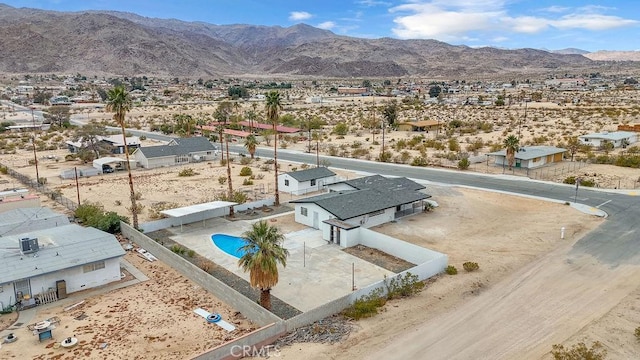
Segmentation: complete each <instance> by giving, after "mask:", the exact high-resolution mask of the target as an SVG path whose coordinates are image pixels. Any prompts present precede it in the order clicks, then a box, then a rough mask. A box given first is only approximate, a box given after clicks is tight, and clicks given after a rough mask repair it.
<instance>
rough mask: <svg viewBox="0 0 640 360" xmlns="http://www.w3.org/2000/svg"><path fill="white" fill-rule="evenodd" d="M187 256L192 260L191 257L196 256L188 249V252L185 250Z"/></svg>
mask: <svg viewBox="0 0 640 360" xmlns="http://www.w3.org/2000/svg"><path fill="white" fill-rule="evenodd" d="M187 256H188V257H190V258H192V257H194V256H196V252H195V251H194V250H191V249H189V250H187Z"/></svg>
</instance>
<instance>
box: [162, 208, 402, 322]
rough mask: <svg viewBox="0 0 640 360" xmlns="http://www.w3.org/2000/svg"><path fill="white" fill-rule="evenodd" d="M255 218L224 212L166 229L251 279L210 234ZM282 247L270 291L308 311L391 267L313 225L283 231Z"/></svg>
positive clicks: (240, 228) (237, 228)
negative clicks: (283, 257)
mask: <svg viewBox="0 0 640 360" xmlns="http://www.w3.org/2000/svg"><path fill="white" fill-rule="evenodd" d="M253 222H254V221H228V220H225V219H222V218H216V219H211V220H207V223H206V226H204V227H203V225H202V224H201V223H195V224H191V225H185V226H183V228H182V231H181V230H180V228H172V229H169V230H170V231H172V232H173V233H174V235H173V236H171V239H172V240H173V241H175V242H177V243H179V244H182V245H183V246H186V247H188V248H190V249H192V250H195V251H196V252H197V253H198V254H200V255H202V256H204V257H206V258H208V259H210V260H212V261H214V262H215V263H217V264H218V265H220V266H222V267H224V268H225V269H227V270H229V271H231V272H233V273H234V274H236V275H238V276H240V277H241V278H243V279H245V280H247V281H249V274H248V273H245V272H243V271H242V270H240V268H239V267H238V259H237V258H235V257H233V256H231V255H229V254H227V253H225V252H223V251H222V250H220V249H219V248H218V247H217V246H216V245H215V244H214V243H213V241H212V240H211V235H213V234H227V235H233V236H240V235H241V234H242V233H243V232H245V231H246V230H248V229H250V228H251V224H252V223H253ZM285 238H286V239H285V241H284V247H285V248H286V249H288V250H289V258H288V259H287V267H286V268H284V269H282V268H279V270H280V274H279V275H280V281H279V282H278V285H276V286H275V288H273V290H272V291H271V293H272V294H273V295H274V296H277V297H278V298H280V299H281V300H283V301H285V302H286V303H288V304H289V305H291V306H293V307H295V308H297V309H298V310H300V311H303V312H304V311H309V310H311V309H314V308H316V307H318V306H320V305H323V304H325V303H327V302H329V301H332V300H334V299H336V298H339V297H341V296H344V295H347V294H348V293H350V292H351V291H352V290H353V289H352V267H353V269H354V271H353V274H354V278H353V281H354V282H355V286H356V288H361V287H365V286H367V285H369V284H371V283H374V282H376V281H379V280H382V279H383V278H384V276H385V275H387V276H391V275H393V274H394V273H393V272H391V271H388V270H385V269H383V268H381V267H379V266H377V265H374V264H371V263H369V262H367V261H365V260H362V259H360V258H357V257H355V256H353V255H350V254H347V253H346V252H344V251H342V248H341V247H340V246H338V245H335V244H327V242H326V241H325V240H322V233H321V232H320V230H316V229H311V228H309V229H304V230H300V231H296V232H292V233H288V234H285Z"/></svg>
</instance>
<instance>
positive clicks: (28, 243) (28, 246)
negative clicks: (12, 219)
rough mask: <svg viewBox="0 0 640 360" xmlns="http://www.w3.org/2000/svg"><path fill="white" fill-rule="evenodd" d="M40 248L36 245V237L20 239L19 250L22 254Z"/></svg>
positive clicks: (33, 251)
mask: <svg viewBox="0 0 640 360" xmlns="http://www.w3.org/2000/svg"><path fill="white" fill-rule="evenodd" d="M39 249H40V247H39V246H38V238H33V239H30V238H22V239H20V251H21V252H22V253H23V254H31V253H35V252H37V251H38V250H39Z"/></svg>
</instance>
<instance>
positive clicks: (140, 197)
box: [133, 191, 142, 200]
mask: <svg viewBox="0 0 640 360" xmlns="http://www.w3.org/2000/svg"><path fill="white" fill-rule="evenodd" d="M133 197H134V198H135V199H136V200H141V199H142V192H140V191H137V192H136V193H135V195H134V196H133Z"/></svg>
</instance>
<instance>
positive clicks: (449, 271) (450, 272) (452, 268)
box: [444, 265, 458, 275]
mask: <svg viewBox="0 0 640 360" xmlns="http://www.w3.org/2000/svg"><path fill="white" fill-rule="evenodd" d="M444 272H446V273H447V274H448V275H457V274H458V269H456V267H455V266H453V265H449V266H447V268H446V269H444Z"/></svg>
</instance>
